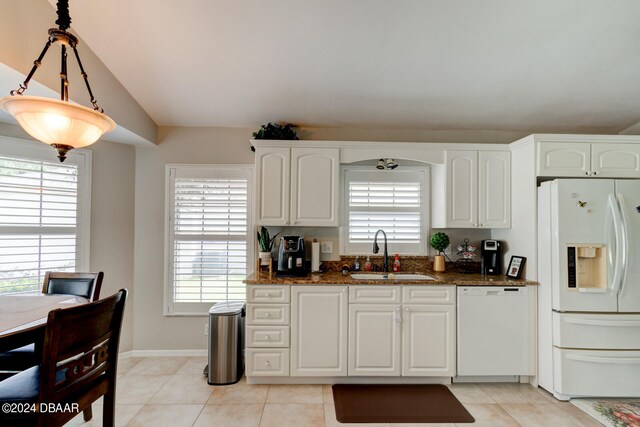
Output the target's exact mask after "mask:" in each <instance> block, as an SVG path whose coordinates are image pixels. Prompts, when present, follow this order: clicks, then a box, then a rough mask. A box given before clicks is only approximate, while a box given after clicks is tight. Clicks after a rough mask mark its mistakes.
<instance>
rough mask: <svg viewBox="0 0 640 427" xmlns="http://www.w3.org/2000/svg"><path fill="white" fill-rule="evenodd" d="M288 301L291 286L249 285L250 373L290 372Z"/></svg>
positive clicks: (247, 336)
mask: <svg viewBox="0 0 640 427" xmlns="http://www.w3.org/2000/svg"><path fill="white" fill-rule="evenodd" d="M288 302H289V286H263V285H250V286H247V320H246V322H247V325H246V331H245V346H246V352H245V362H246V369H245V371H246V375H247V376H248V377H252V376H256V377H274V376H289V365H290V364H289V348H288V347H289V304H287V303H288ZM282 303H284V304H282Z"/></svg>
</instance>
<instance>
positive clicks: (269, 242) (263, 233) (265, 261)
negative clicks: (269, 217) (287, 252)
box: [258, 227, 280, 265]
mask: <svg viewBox="0 0 640 427" xmlns="http://www.w3.org/2000/svg"><path fill="white" fill-rule="evenodd" d="M278 234H280V233H276V235H275V236H273V237H269V230H267V227H261V228H260V231H259V232H258V246H259V249H260V253H259V256H260V265H269V263H270V262H271V250H272V249H273V242H274V241H275V240H276V237H278Z"/></svg>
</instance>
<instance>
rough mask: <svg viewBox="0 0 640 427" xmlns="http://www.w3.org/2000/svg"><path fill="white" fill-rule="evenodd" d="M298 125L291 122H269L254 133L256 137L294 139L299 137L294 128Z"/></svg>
mask: <svg viewBox="0 0 640 427" xmlns="http://www.w3.org/2000/svg"><path fill="white" fill-rule="evenodd" d="M294 127H296V125H293V124H291V123H286V124H282V125H281V124H279V123H271V122H269V123H267V124H266V125H262V126H260V129H258V130H257V131H256V132H254V133H253V138H254V139H280V140H293V139H298V135H297V134H296V131H295V130H294V129H293V128H294Z"/></svg>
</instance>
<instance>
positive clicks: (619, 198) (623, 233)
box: [616, 194, 629, 295]
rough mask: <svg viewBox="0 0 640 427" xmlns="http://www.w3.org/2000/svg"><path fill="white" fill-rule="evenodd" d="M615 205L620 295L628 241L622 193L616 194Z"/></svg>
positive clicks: (625, 268) (625, 266)
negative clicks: (618, 222)
mask: <svg viewBox="0 0 640 427" xmlns="http://www.w3.org/2000/svg"><path fill="white" fill-rule="evenodd" d="M616 202H617V203H616V205H617V207H618V216H619V218H620V234H618V236H619V237H620V249H621V251H620V252H619V255H618V259H619V260H620V295H622V294H623V293H624V284H625V276H626V271H627V254H628V253H629V242H628V240H627V238H628V234H627V231H628V230H627V222H628V221H627V217H626V215H625V212H624V210H623V209H622V206H624V198H623V196H622V194H617V197H616Z"/></svg>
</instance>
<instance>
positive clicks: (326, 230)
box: [267, 226, 491, 265]
mask: <svg viewBox="0 0 640 427" xmlns="http://www.w3.org/2000/svg"><path fill="white" fill-rule="evenodd" d="M267 228H268V229H269V233H270V234H271V235H272V236H274V235H275V234H276V233H281V234H280V235H294V236H304V243H305V247H306V249H307V260H311V242H312V241H313V239H314V238H316V239H318V241H320V242H330V243H331V245H332V246H333V250H332V252H331V253H325V254H323V253H321V254H320V261H321V262H327V261H335V262H341V256H340V233H339V229H338V227H277V226H269V227H267ZM438 231H442V232H445V233H447V235H448V236H449V239H450V240H451V245H450V247H449V248H448V249H447V250H446V251H445V253H446V254H447V256H448V257H449V258H450V259H451V260H453V261H456V260H457V259H458V258H460V256H458V255H457V252H458V250H457V247H458V245H461V244H463V243H464V239H465V238H468V239H469V242H470V243H474V244H475V245H476V246H477V247H478V249H477V250H476V252H477V256H476V257H475V258H474V260H476V261H480V242H481V241H482V240H484V239H490V238H491V230H489V229H473V228H470V229H466V228H449V229H435V228H434V229H431V230H430V234H429V236H431V235H432V234H434V233H437V232H438ZM278 237H280V236H278ZM278 242H279V240H278V239H276V242H275V244H274V248H273V251H272V254H273V255H272V256H273V258H277V256H278ZM380 246H382V245H380ZM381 249H382V247H381ZM367 255H371V254H364V256H365V257H366V256H367ZM394 255H395V254H393V253H389V257H390V258H392V259H393V256H394ZM433 255H437V252H436V251H435V250H433V249H432V248H431V247H430V248H429V256H433ZM361 256H362V255H361ZM342 258H343V259H346V258H349V256H343V257H342ZM351 258H355V256H353V257H351ZM374 258H376V257H373V256H372V257H371V259H374ZM401 258H402V259H405V258H407V259H408V258H415V259H421V258H425V257H409V256H401ZM351 264H353V262H352V263H351ZM362 264H363V265H364V261H363V262H362ZM380 264H382V262H380Z"/></svg>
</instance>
